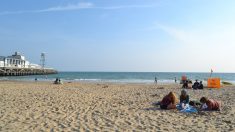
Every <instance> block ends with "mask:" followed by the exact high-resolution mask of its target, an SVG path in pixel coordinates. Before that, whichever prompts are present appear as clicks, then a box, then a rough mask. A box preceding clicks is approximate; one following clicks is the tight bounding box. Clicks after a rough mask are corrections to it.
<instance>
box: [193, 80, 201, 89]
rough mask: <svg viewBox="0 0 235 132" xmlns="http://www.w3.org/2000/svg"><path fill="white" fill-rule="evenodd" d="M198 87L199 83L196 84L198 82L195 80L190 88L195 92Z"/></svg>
mask: <svg viewBox="0 0 235 132" xmlns="http://www.w3.org/2000/svg"><path fill="white" fill-rule="evenodd" d="M198 86H199V82H198V80H196V82H195V83H194V84H193V86H192V87H193V89H194V90H197V89H198Z"/></svg>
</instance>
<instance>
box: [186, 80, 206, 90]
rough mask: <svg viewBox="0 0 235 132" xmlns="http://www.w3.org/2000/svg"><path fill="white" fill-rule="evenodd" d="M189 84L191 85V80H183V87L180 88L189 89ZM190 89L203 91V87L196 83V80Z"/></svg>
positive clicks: (201, 84)
mask: <svg viewBox="0 0 235 132" xmlns="http://www.w3.org/2000/svg"><path fill="white" fill-rule="evenodd" d="M189 84H192V81H191V80H185V81H183V86H182V88H187V89H189V88H191V87H189ZM192 88H193V89H194V90H197V89H203V88H204V86H203V83H202V81H200V82H198V80H196V81H195V83H194V84H193V86H192Z"/></svg>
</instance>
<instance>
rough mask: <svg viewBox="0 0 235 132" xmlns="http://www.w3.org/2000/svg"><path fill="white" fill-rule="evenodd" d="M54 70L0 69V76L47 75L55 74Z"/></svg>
mask: <svg viewBox="0 0 235 132" xmlns="http://www.w3.org/2000/svg"><path fill="white" fill-rule="evenodd" d="M57 73H58V72H57V71H56V70H54V69H49V68H48V69H46V68H45V69H36V68H10V67H0V76H28V75H48V74H57Z"/></svg>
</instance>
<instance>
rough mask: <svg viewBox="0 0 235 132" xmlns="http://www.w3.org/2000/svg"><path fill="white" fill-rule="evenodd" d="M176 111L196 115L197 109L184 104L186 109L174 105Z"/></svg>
mask: <svg viewBox="0 0 235 132" xmlns="http://www.w3.org/2000/svg"><path fill="white" fill-rule="evenodd" d="M176 107H177V109H178V110H179V111H180V112H183V113H197V112H198V111H197V109H196V108H195V107H193V106H190V105H189V104H186V107H185V108H184V109H183V108H182V107H181V105H176Z"/></svg>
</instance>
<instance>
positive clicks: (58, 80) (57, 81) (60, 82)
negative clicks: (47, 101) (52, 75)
mask: <svg viewBox="0 0 235 132" xmlns="http://www.w3.org/2000/svg"><path fill="white" fill-rule="evenodd" d="M54 84H63V82H62V81H61V80H60V79H59V78H56V79H55V81H54Z"/></svg>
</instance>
